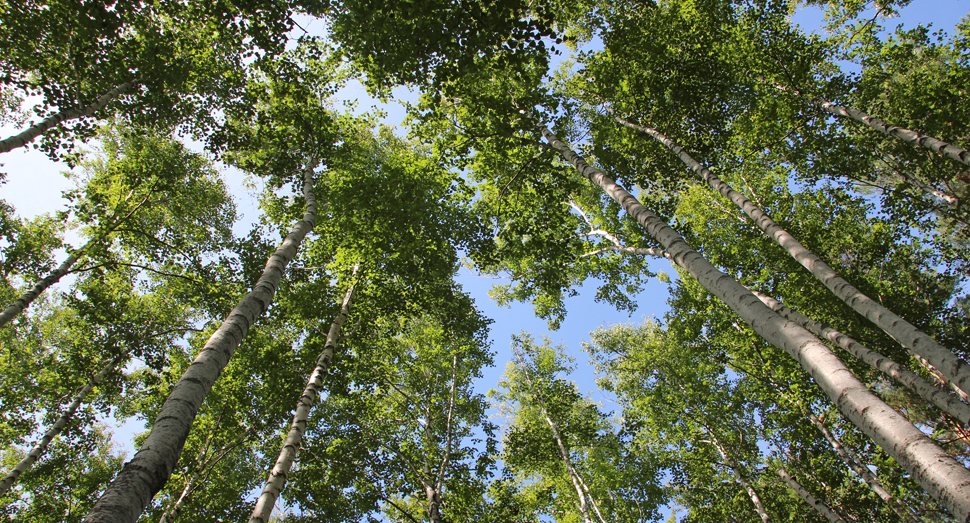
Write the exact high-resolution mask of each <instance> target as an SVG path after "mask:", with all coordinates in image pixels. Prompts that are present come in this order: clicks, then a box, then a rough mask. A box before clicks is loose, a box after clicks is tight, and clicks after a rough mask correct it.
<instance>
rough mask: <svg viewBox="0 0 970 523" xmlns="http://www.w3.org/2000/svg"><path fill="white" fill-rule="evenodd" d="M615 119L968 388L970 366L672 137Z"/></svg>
mask: <svg viewBox="0 0 970 523" xmlns="http://www.w3.org/2000/svg"><path fill="white" fill-rule="evenodd" d="M616 120H617V121H619V122H620V123H621V124H622V125H624V126H626V127H629V128H631V129H636V130H638V131H641V132H644V133H646V134H648V135H650V136H652V137H653V138H654V139H656V140H657V141H658V142H660V143H662V144H664V145H665V146H667V148H669V149H670V150H671V151H673V152H674V153H675V154H676V155H677V156H678V157H679V158H680V160H681V161H682V162H684V164H685V165H687V166H688V167H690V168H691V169H692V170H693V171H694V172H695V173H697V174H698V175H699V176H700V177H702V178H703V179H704V181H706V182H707V183H708V184H710V186H711V187H712V188H714V190H716V191H718V192H719V193H720V194H721V195H723V196H724V197H725V198H727V199H729V200H731V201H732V202H733V203H734V204H735V205H737V206H738V207H740V208H741V209H742V210H743V211H744V213H745V214H747V215H748V216H749V217H750V218H751V220H752V221H754V223H755V224H757V226H758V227H759V228H760V229H761V230H762V231H764V232H765V234H766V235H767V236H768V237H770V238H771V239H773V240H775V241H776V242H777V243H778V244H779V245H781V246H782V247H783V248H784V249H785V250H786V251H788V253H789V254H791V256H792V258H795V260H796V261H798V263H800V264H801V265H802V266H803V267H805V268H806V269H808V270H809V271H810V272H811V273H812V274H813V275H815V277H816V278H818V279H819V281H821V282H822V283H823V284H824V285H825V286H826V287H828V288H829V290H831V291H832V292H833V293H834V294H835V295H836V296H838V297H839V298H841V299H842V301H844V302H845V303H846V304H847V305H848V306H850V307H852V308H853V309H854V310H855V311H856V312H858V313H859V314H861V315H863V316H865V317H866V318H868V319H869V320H870V321H871V322H873V323H874V324H876V325H877V326H878V327H879V328H880V329H882V330H883V331H885V332H886V333H887V334H889V335H890V336H892V337H893V339H895V340H896V341H898V342H899V343H900V344H901V345H902V346H903V347H905V348H906V349H908V350H909V351H910V352H913V353H915V354H918V355H920V356H922V357H924V358H926V359H927V360H928V361H929V362H930V363H931V364H932V365H933V366H934V367H936V368H937V369H938V370H940V372H942V373H943V375H944V376H946V377H947V379H949V380H950V381H951V382H952V383H954V384H955V385H956V386H957V387H959V388H960V390H962V391H970V365H967V363H966V362H965V361H963V360H962V359H961V358H959V357H958V356H956V355H955V354H953V353H952V352H950V350H949V349H947V348H946V347H944V346H942V345H940V344H939V343H937V342H936V340H934V339H933V338H931V337H930V336H928V335H926V334H924V333H923V332H922V331H920V330H919V329H917V328H916V327H914V326H913V325H911V324H910V323H909V322H907V321H906V320H904V319H903V318H901V317H899V316H898V315H896V314H895V313H894V312H892V311H890V310H889V309H887V308H885V307H883V306H882V305H881V304H879V303H878V302H876V301H875V300H873V299H871V298H869V297H868V296H866V295H865V294H863V293H862V292H860V291H859V289H856V288H855V287H853V286H852V285H851V284H850V283H849V282H847V281H846V280H845V279H844V278H842V277H841V276H839V274H838V273H836V272H835V271H834V270H833V269H832V268H831V267H829V266H828V264H826V263H825V262H824V261H822V260H821V259H820V258H819V257H818V256H816V255H815V253H813V252H812V251H810V250H808V249H807V248H805V246H804V245H802V244H801V243H800V242H799V241H798V240H796V239H795V238H794V237H793V236H792V235H791V234H789V233H788V232H787V231H785V230H784V229H782V228H781V227H779V226H778V224H776V223H775V222H774V220H772V219H771V218H770V217H769V216H768V215H766V214H765V213H764V211H762V210H761V209H760V208H758V206H757V205H755V204H754V203H752V202H751V201H750V200H748V199H747V198H745V197H744V195H742V194H741V193H739V192H737V191H735V190H734V189H732V188H731V186H729V185H728V184H726V183H724V182H723V181H722V180H720V179H719V178H718V177H717V176H714V174H713V173H711V171H709V170H707V169H706V168H705V167H704V166H702V165H701V164H700V163H698V162H697V161H696V160H694V159H693V158H691V157H690V155H688V154H687V153H686V152H685V151H684V150H683V149H682V148H681V147H680V146H678V145H677V144H676V143H674V142H673V141H672V140H670V139H669V138H667V137H666V136H664V135H663V134H660V133H659V132H657V131H656V130H655V129H651V128H649V127H644V126H641V125H637V124H634V123H631V122H627V121H626V120H623V119H622V118H616Z"/></svg>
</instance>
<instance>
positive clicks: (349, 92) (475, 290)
mask: <svg viewBox="0 0 970 523" xmlns="http://www.w3.org/2000/svg"><path fill="white" fill-rule="evenodd" d="M968 10H970V0H916V1H914V2H913V3H912V4H911V5H910V6H908V7H906V8H905V9H903V10H902V11H901V16H900V17H899V18H896V19H893V20H888V21H885V22H884V23H883V25H885V26H887V27H888V28H892V27H894V26H895V25H896V24H898V23H902V24H904V25H905V26H906V27H913V26H915V25H916V24H918V23H924V24H926V23H932V25H933V27H934V28H935V29H944V30H947V31H952V29H953V27H954V26H955V25H956V23H957V22H958V21H959V20H960V19H961V18H962V17H963V16H965V15H966V14H967V11H968ZM794 20H795V21H796V22H797V23H799V24H800V25H802V26H803V27H804V28H806V29H808V30H818V28H819V27H820V26H821V23H822V16H821V11H820V10H819V9H816V8H803V9H801V10H800V11H799V12H797V13H796V14H795V15H794ZM395 94H396V95H397V96H398V97H399V98H401V99H405V100H406V99H409V98H410V99H413V95H409V94H408V93H407V92H406V91H405V90H401V89H399V90H397V91H396V92H395ZM338 97H339V98H342V99H355V98H357V99H359V107H360V109H361V110H366V109H368V108H369V107H370V106H372V105H374V104H376V103H377V102H376V101H374V100H372V99H369V98H368V97H367V96H366V93H365V92H364V90H363V89H362V88H361V87H359V86H353V85H352V86H349V87H347V88H345V89H343V90H342V91H340V92H339V93H338ZM384 109H385V110H386V111H387V114H388V116H387V118H385V122H386V123H389V124H391V125H399V124H400V122H401V120H402V118H403V114H404V112H403V110H401V108H400V106H399V105H397V104H394V103H391V104H390V105H388V106H385V107H384ZM16 131H17V130H16V129H14V128H11V127H9V126H5V127H0V135H2V136H4V137H5V136H9V135H11V134H15V132H16ZM0 161H2V162H3V164H4V165H3V167H2V171H3V172H6V173H8V174H7V181H6V183H5V185H3V186H2V187H0V198H3V199H6V200H7V201H8V202H10V203H11V204H12V205H13V206H14V207H15V208H16V209H17V211H18V213H19V214H20V215H21V216H24V217H31V216H35V215H38V214H41V213H45V212H54V211H57V210H59V209H61V208H62V207H63V206H64V201H63V200H62V199H61V191H63V190H66V189H68V188H69V187H70V182H69V181H68V180H67V179H66V178H65V177H64V176H63V175H62V174H61V171H62V170H64V169H66V167H65V166H62V165H58V164H55V163H53V162H51V161H50V160H48V159H47V158H46V157H45V156H44V155H43V154H41V153H39V152H36V151H32V150H24V149H20V150H17V151H14V152H12V153H8V154H4V155H3V156H2V158H0ZM227 177H228V180H229V184H230V186H231V187H234V188H235V189H236V192H235V196H236V198H237V203H238V204H239V206H240V210H241V212H242V213H243V217H242V220H241V221H240V226H238V227H237V228H236V230H237V232H243V231H245V230H246V229H248V226H247V225H246V224H247V223H249V222H251V221H252V220H254V219H255V218H256V216H258V209H256V207H255V192H253V191H250V190H246V189H245V188H244V186H243V176H242V175H241V174H240V173H238V172H235V171H231V170H229V171H227ZM651 267H652V269H653V270H654V271H664V272H667V273H670V274H673V273H674V272H675V271H674V270H673V269H672V268H671V267H670V265H669V264H668V262H667V261H666V260H656V261H654V262H652V264H651ZM459 281H460V283H461V284H462V285H463V287H464V288H465V290H466V291H467V292H469V293H470V294H471V295H472V296H473V297H474V298H475V300H476V303H477V304H478V306H479V307H480V308H481V309H482V310H483V312H484V313H485V315H486V316H488V317H490V318H492V319H493V320H494V324H493V325H492V331H491V340H492V349H493V350H494V351H496V366H495V367H494V368H492V369H489V370H488V371H486V372H485V375H484V377H483V379H482V380H481V381H480V382H479V386H478V388H479V390H481V391H483V392H484V391H486V390H488V389H489V388H491V387H494V386H495V384H496V383H497V381H498V379H499V377H500V376H501V373H502V372H503V371H504V367H505V364H506V362H508V361H509V359H510V357H511V352H510V350H509V344H510V340H511V336H512V335H513V334H517V333H519V332H520V331H523V330H526V331H530V332H532V334H533V335H534V336H535V337H536V338H541V337H542V336H549V337H550V338H551V339H552V340H553V341H554V342H555V343H561V344H564V345H566V346H567V347H568V348H569V350H570V351H571V352H572V353H573V355H574V356H576V363H577V365H578V371H577V373H576V375H575V379H576V381H577V383H578V384H579V386H580V388H581V389H582V390H586V391H590V392H591V393H592V394H591V395H592V399H593V400H594V401H600V402H602V403H603V406H604V407H605V408H607V409H611V408H612V407H613V406H612V405H611V404H610V398H608V397H606V396H604V395H602V394H601V393H599V392H596V391H595V385H594V383H593V381H592V369H591V368H589V367H588V366H587V364H586V357H585V355H583V354H582V353H581V352H580V346H581V342H582V341H583V340H584V339H588V337H589V332H590V331H592V330H595V329H597V328H599V327H603V326H609V325H612V324H616V323H624V322H630V321H637V322H639V321H642V319H643V318H644V317H649V316H654V317H657V318H660V317H662V316H663V314H664V313H665V312H666V311H667V305H666V300H667V297H668V291H667V285H666V284H664V283H661V282H659V281H656V280H653V281H651V282H650V283H649V284H648V285H647V287H646V289H645V290H644V291H643V292H642V293H641V294H639V295H638V296H637V300H638V302H639V304H640V309H639V310H638V311H637V312H636V313H635V315H634V316H633V317H632V318H631V317H629V316H628V315H627V314H625V313H620V312H617V311H616V310H614V309H613V308H612V307H610V306H607V305H603V304H597V303H595V302H594V300H593V297H594V294H595V283H594V282H589V283H588V284H587V286H586V287H583V288H580V289H579V291H580V292H579V295H578V296H576V297H572V298H568V299H567V300H566V306H567V310H568V311H569V312H568V316H567V318H566V320H565V321H564V322H563V323H562V328H561V329H560V330H559V331H556V332H549V331H548V329H547V327H546V324H545V322H544V321H542V320H540V319H537V318H535V316H534V315H533V312H532V307H531V305H529V304H513V305H512V306H511V307H509V308H502V307H498V306H496V305H495V304H494V303H493V302H492V301H491V300H490V299H489V298H488V289H489V288H490V287H491V286H492V285H493V284H494V283H495V281H494V280H490V279H484V278H480V277H478V276H477V275H475V274H473V273H472V272H471V271H469V270H467V269H462V270H461V273H460V275H459ZM295 393H296V392H295ZM294 401H295V400H294ZM281 423H284V422H281ZM137 426H138V424H137V423H136V424H133V425H129V426H127V427H125V428H124V429H122V430H120V431H119V432H118V433H117V434H116V437H115V439H116V440H117V441H118V442H119V443H121V444H123V445H124V446H125V447H126V448H127V449H129V450H131V448H132V447H131V444H130V441H129V440H130V437H131V436H130V434H131V433H132V432H133V431H134V430H138V427H137Z"/></svg>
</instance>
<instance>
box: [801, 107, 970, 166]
mask: <svg viewBox="0 0 970 523" xmlns="http://www.w3.org/2000/svg"><path fill="white" fill-rule="evenodd" d="M811 101H812V103H814V104H815V105H817V106H819V107H821V108H822V109H825V110H826V111H828V112H830V113H832V114H837V115H839V116H845V117H846V118H851V119H853V120H855V121H857V122H860V123H863V124H865V125H867V126H869V127H871V128H873V129H875V130H877V131H879V132H881V133H882V134H885V135H886V136H892V137H893V138H896V139H898V140H902V141H904V142H906V143H909V144H913V145H917V146H920V147H923V148H924V149H929V150H931V151H933V152H935V153H937V154H942V155H943V156H946V157H947V158H950V159H953V160H956V161H958V162H960V163H963V164H964V165H970V152H967V151H966V150H965V149H961V148H959V147H957V146H955V145H952V144H949V143H946V142H944V141H943V140H940V139H937V138H933V137H932V136H927V135H925V134H920V133H918V132H916V131H911V130H909V129H906V128H905V127H899V126H896V125H890V124H887V123H886V122H884V121H882V120H880V119H878V118H876V117H874V116H871V115H869V114H867V113H865V112H863V111H860V110H858V109H853V108H851V107H841V106H838V105H835V104H833V103H831V102H829V101H826V100H822V99H820V98H811Z"/></svg>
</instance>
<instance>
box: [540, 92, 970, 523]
mask: <svg viewBox="0 0 970 523" xmlns="http://www.w3.org/2000/svg"><path fill="white" fill-rule="evenodd" d="M522 112H523V114H526V113H525V111H522ZM526 115H527V114H526ZM527 116H528V115H527ZM539 129H540V130H541V132H542V134H543V136H544V137H545V138H546V140H548V141H549V143H550V144H551V146H552V147H553V148H554V149H556V150H557V151H558V152H559V153H560V154H561V155H562V157H563V158H564V159H565V160H566V162H568V163H569V164H571V165H573V167H575V168H576V170H577V171H578V172H579V173H580V174H581V175H582V176H583V177H585V178H586V179H588V180H589V181H590V182H592V183H594V184H596V185H597V186H599V187H601V188H602V189H603V191H604V192H606V193H607V194H608V195H610V196H611V197H612V198H613V199H614V200H616V201H617V202H618V203H619V204H620V205H621V206H622V207H623V209H624V210H626V212H627V213H628V214H629V215H630V216H631V217H632V218H633V219H634V220H636V221H637V222H638V223H640V224H641V225H642V226H643V227H644V229H645V230H646V231H647V232H648V233H649V234H650V235H652V236H653V237H654V238H656V239H657V240H658V241H659V242H660V243H661V244H662V245H663V246H664V247H665V249H666V250H667V252H669V253H670V255H671V256H672V257H673V259H674V261H675V262H676V263H677V264H678V265H680V266H681V267H683V268H685V269H686V270H687V271H688V272H689V273H690V274H691V275H692V276H693V277H694V278H696V279H697V280H698V281H699V282H700V283H701V284H702V285H703V286H704V287H705V288H707V289H708V290H709V291H710V292H711V293H712V294H714V295H715V296H717V297H718V298H720V299H721V300H722V301H724V302H725V303H726V304H727V305H728V306H729V307H731V309H733V310H734V311H735V312H736V313H738V315H740V316H741V318H742V319H743V320H744V321H745V322H747V323H748V324H749V325H751V327H752V328H753V329H754V330H755V332H757V333H758V334H760V335H761V336H763V337H764V338H765V339H766V340H767V341H768V342H769V343H771V344H773V345H775V346H776V347H779V348H780V349H782V350H783V351H785V352H786V353H788V354H789V355H790V356H791V357H793V358H795V359H796V360H797V361H798V362H799V364H801V365H802V367H803V368H805V370H807V371H808V373H809V375H810V376H811V377H812V378H813V379H814V380H815V381H816V383H817V384H818V385H819V387H821V389H822V390H823V391H824V392H825V394H826V395H827V396H828V397H829V398H830V399H831V400H832V402H833V403H834V404H835V405H836V406H837V407H838V409H839V410H840V411H841V412H842V413H843V414H845V416H846V418H848V419H849V420H850V421H851V422H852V423H854V424H855V425H856V426H858V427H859V428H860V429H861V430H862V431H863V432H864V433H865V434H866V435H868V436H869V437H871V438H872V439H873V441H875V442H876V444H878V445H879V446H880V447H882V448H883V449H884V450H885V451H886V452H887V453H888V454H889V455H890V456H892V457H893V459H895V460H896V461H897V462H898V463H899V464H900V465H901V466H902V467H903V469H905V470H907V471H908V472H909V473H910V474H912V477H913V479H915V480H916V481H917V482H918V483H919V484H920V485H921V486H922V487H923V488H924V489H925V490H926V491H927V492H928V493H929V494H930V495H931V496H933V497H934V498H936V499H938V500H939V501H940V502H941V503H942V505H943V506H944V507H946V508H947V510H949V511H950V512H951V513H952V514H953V515H954V516H956V519H957V521H961V522H964V523H966V522H970V471H968V470H967V469H966V468H965V467H964V466H963V465H962V464H960V463H958V462H957V461H956V460H954V459H953V458H951V457H950V456H949V455H947V454H946V452H944V451H943V449H941V448H940V447H939V446H938V445H936V443H934V442H933V441H932V440H931V439H930V438H928V437H927V436H926V435H925V434H923V433H922V432H920V431H919V430H918V429H917V428H916V427H914V426H913V424H912V423H910V422H909V421H908V420H906V419H905V418H904V417H903V416H901V415H900V414H899V413H898V412H896V411H895V410H893V409H892V408H891V407H889V406H888V405H886V404H885V403H884V402H883V401H882V400H880V399H879V398H878V397H876V395H875V394H873V393H872V391H870V390H869V389H867V388H866V387H865V385H864V384H863V383H862V382H861V381H859V379H858V378H857V377H855V375H853V374H852V372H851V371H850V370H849V368H848V367H846V366H845V364H844V363H842V361H840V360H839V359H838V358H837V357H836V356H835V354H834V353H833V352H832V350H831V349H829V348H828V347H827V346H826V345H825V344H824V343H822V342H821V341H819V340H818V339H816V338H815V337H814V336H812V334H811V333H809V332H808V331H807V330H805V329H804V328H802V327H800V326H798V325H796V324H794V323H792V322H789V321H786V320H784V319H783V318H782V317H781V316H779V315H778V314H776V313H775V312H774V311H772V310H771V309H770V308H768V306H766V305H765V304H763V303H761V301H760V300H758V298H756V297H755V296H754V295H753V294H752V293H751V291H749V290H748V289H747V288H746V287H744V286H743V285H741V284H740V283H738V282H737V281H736V280H734V279H733V278H731V277H730V276H728V275H726V274H724V273H722V272H721V271H719V270H717V269H716V268H715V267H714V266H713V265H711V263H710V262H708V261H707V260H706V259H704V257H703V256H701V255H700V254H699V253H697V252H696V251H694V250H693V249H691V248H690V246H688V245H687V242H686V241H684V239H683V237H681V236H680V234H678V233H677V232H676V231H674V230H673V229H671V228H670V226H669V225H667V224H666V223H665V222H664V221H663V220H661V219H660V217H658V216H657V215H655V214H653V213H652V212H650V211H649V210H647V209H646V208H645V207H644V206H643V205H642V204H641V203H640V202H639V201H638V200H637V199H636V198H634V197H633V195H631V194H630V193H629V192H627V191H626V190H624V189H623V188H622V187H620V186H619V185H617V184H616V182H614V181H613V180H612V179H611V178H610V177H608V176H607V175H606V174H605V173H603V172H602V171H600V170H599V169H595V168H593V167H591V166H589V165H588V164H587V163H586V162H585V160H583V159H582V158H581V157H580V156H579V155H577V154H576V153H575V152H573V151H572V149H570V148H569V147H568V146H567V145H566V144H565V143H563V142H562V141H560V140H559V139H558V138H557V137H556V136H555V135H554V134H552V132H551V131H549V129H547V128H545V127H539Z"/></svg>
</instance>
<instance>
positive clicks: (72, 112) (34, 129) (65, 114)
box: [0, 80, 141, 153]
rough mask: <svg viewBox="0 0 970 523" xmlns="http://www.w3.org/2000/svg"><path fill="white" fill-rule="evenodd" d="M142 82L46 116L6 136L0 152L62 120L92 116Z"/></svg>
mask: <svg viewBox="0 0 970 523" xmlns="http://www.w3.org/2000/svg"><path fill="white" fill-rule="evenodd" d="M140 83H141V80H132V81H130V82H126V83H123V84H121V85H119V86H118V87H115V88H114V89H112V90H110V91H108V92H107V93H104V94H103V95H101V96H99V97H98V99H97V100H95V101H94V103H91V104H89V105H86V106H84V107H80V108H76V109H66V110H64V111H61V112H59V113H57V114H53V115H51V116H48V117H47V118H44V119H43V120H41V121H39V122H37V123H35V124H34V125H31V126H30V127H28V128H27V130H25V131H23V132H22V133H20V134H18V135H15V136H11V137H10V138H6V139H4V140H0V153H6V152H10V151H12V150H14V149H16V148H18V147H23V146H24V145H27V144H28V143H30V142H31V141H33V140H34V138H37V137H38V136H40V135H41V134H43V133H44V131H46V130H48V129H50V128H51V127H54V126H55V125H58V124H60V123H62V122H66V121H68V120H75V119H77V118H80V117H82V116H92V115H94V113H96V112H98V111H100V110H101V109H102V108H103V107H104V106H105V105H107V103H108V102H110V101H111V100H114V99H115V98H117V97H118V96H120V95H122V94H124V93H127V92H128V91H130V90H132V89H134V88H135V87H137V86H138V85H139V84H140Z"/></svg>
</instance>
